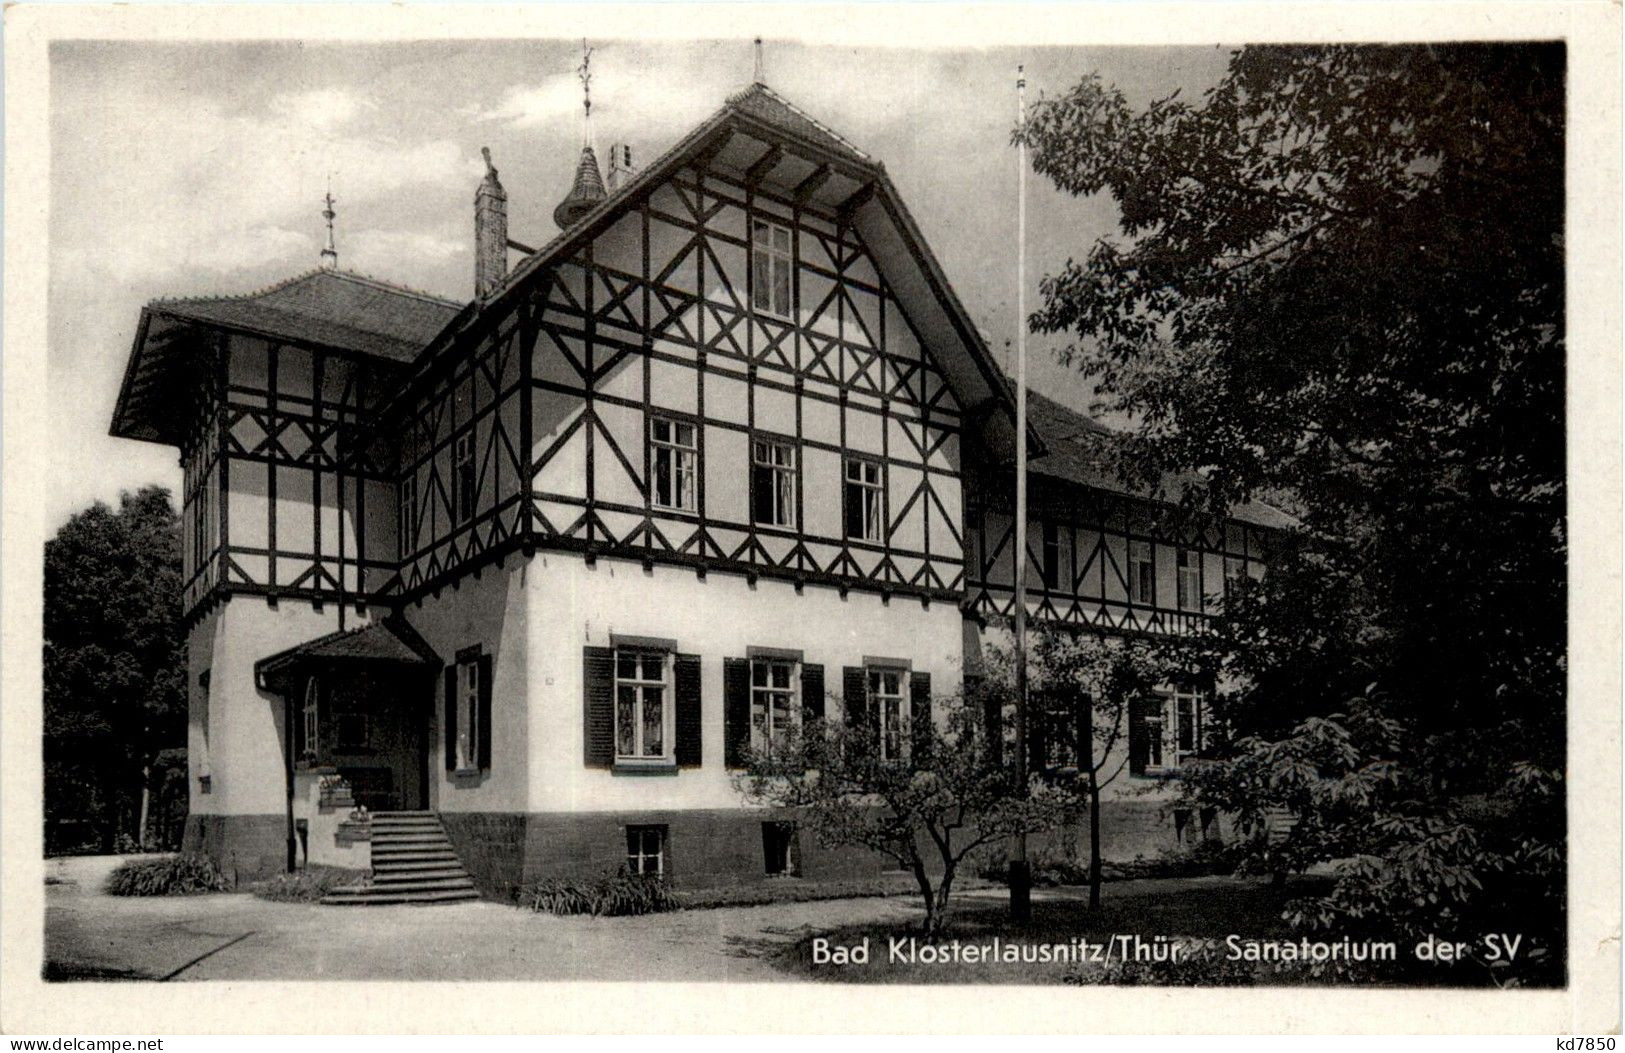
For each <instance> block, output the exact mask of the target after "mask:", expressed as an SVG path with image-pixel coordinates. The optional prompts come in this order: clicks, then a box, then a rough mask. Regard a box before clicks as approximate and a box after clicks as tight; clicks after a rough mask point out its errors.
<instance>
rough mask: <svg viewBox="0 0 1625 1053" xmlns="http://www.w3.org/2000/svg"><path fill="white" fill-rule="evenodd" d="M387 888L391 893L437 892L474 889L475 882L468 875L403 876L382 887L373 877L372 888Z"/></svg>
mask: <svg viewBox="0 0 1625 1053" xmlns="http://www.w3.org/2000/svg"><path fill="white" fill-rule="evenodd" d="M385 886H387V887H388V889H389V891H390V892H437V891H439V890H441V889H448V888H473V887H474V882H473V881H471V880H469V877H468V875H467V874H456V875H454V876H452V877H435V878H429V877H418V876H417V875H401V876H399V877H398V878H395V879H393V880H390V881H386V882H384V884H383V885H380V884H379V882H378V878H377V875H374V876H373V881H372V885H371V886H369V887H371V888H381V887H385Z"/></svg>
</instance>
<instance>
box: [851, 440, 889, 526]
mask: <svg viewBox="0 0 1625 1053" xmlns="http://www.w3.org/2000/svg"><path fill="white" fill-rule="evenodd" d="M881 487H882V484H881V468H880V465H879V464H878V463H877V462H875V461H870V460H865V459H863V458H860V457H848V458H847V459H846V488H845V490H846V493H845V496H846V536H847V537H849V538H852V539H853V540H854V541H879V540H880V519H881V497H882V496H883V490H882V488H881Z"/></svg>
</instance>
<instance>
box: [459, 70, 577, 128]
mask: <svg viewBox="0 0 1625 1053" xmlns="http://www.w3.org/2000/svg"><path fill="white" fill-rule="evenodd" d="M463 112H464V113H465V114H466V115H467V116H469V117H472V118H473V119H474V120H477V121H496V122H500V123H502V124H508V125H512V126H513V127H515V128H536V127H540V126H541V125H544V124H549V123H551V122H554V121H567V120H570V119H573V118H574V117H575V116H576V115H577V114H579V113H580V112H581V82H580V81H578V80H577V79H576V78H575V77H574V76H571V75H568V74H565V75H560V76H556V77H549V78H548V79H547V80H545V81H543V82H542V83H541V84H515V85H514V86H513V87H511V88H509V89H508V90H507V91H506V92H505V93H504V94H503V95H502V97H501V98H500V99H499V100H497V102H496V103H495V104H494V105H492V106H489V107H483V108H482V107H472V108H470V109H468V110H464V111H463Z"/></svg>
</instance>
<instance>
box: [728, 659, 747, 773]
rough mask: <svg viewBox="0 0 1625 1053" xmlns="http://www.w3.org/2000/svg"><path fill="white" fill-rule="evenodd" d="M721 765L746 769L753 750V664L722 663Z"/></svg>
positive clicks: (745, 662)
mask: <svg viewBox="0 0 1625 1053" xmlns="http://www.w3.org/2000/svg"><path fill="white" fill-rule="evenodd" d="M722 734H723V751H722V761H723V763H724V764H725V765H727V766H728V767H730V768H743V767H744V766H745V752H746V751H747V750H748V749H749V748H750V660H749V659H746V658H724V659H723V660H722Z"/></svg>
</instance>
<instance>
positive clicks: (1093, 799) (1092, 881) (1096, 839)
mask: <svg viewBox="0 0 1625 1053" xmlns="http://www.w3.org/2000/svg"><path fill="white" fill-rule="evenodd" d="M1100 880H1101V874H1100V769H1099V768H1096V767H1090V769H1089V909H1090V910H1099V909H1100Z"/></svg>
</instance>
